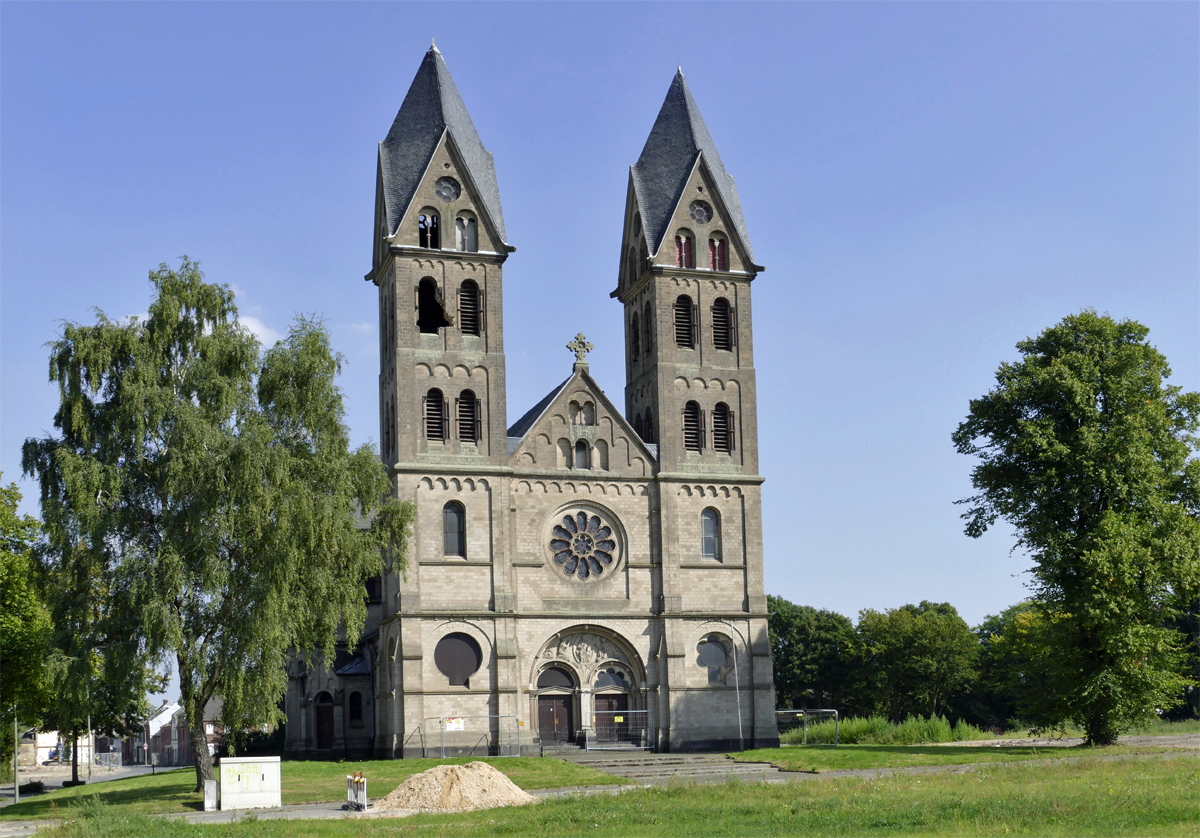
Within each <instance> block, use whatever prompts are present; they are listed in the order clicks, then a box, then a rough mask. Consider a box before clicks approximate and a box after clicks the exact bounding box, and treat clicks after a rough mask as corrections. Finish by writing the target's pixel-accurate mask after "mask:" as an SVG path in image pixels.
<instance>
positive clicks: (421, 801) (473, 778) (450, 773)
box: [374, 762, 537, 812]
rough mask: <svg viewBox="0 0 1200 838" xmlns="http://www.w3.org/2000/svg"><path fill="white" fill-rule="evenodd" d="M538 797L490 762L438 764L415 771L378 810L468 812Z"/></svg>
mask: <svg viewBox="0 0 1200 838" xmlns="http://www.w3.org/2000/svg"><path fill="white" fill-rule="evenodd" d="M535 800H537V798H536V797H534V796H533V795H532V794H527V793H526V792H524V791H522V790H521V789H520V788H518V787H517V786H516V785H515V784H514V783H513V781H512V780H510V779H508V778H507V777H505V776H504V775H503V774H501V773H500V772H499V771H497V770H496V769H495V768H492V766H490V765H488V764H487V763H486V762H469V763H467V764H466V765H438V766H435V767H433V768H430V769H429V770H428V771H422V772H421V773H420V774H414V775H412V776H411V777H409V778H408V779H407V780H405V781H404V783H403V784H401V785H400V786H398V787H397V788H396V790H395V791H393V792H392V793H391V794H389V795H388V796H387V797H385V798H383V799H382V800H376V801H375V805H374V810H375V811H376V812H387V811H394V810H396V809H417V810H420V811H423V812H467V811H471V810H473V809H491V808H493V807H495V806H523V805H524V804H526V803H533V802H534V801H535Z"/></svg>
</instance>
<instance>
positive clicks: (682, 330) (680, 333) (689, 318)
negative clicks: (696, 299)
mask: <svg viewBox="0 0 1200 838" xmlns="http://www.w3.org/2000/svg"><path fill="white" fill-rule="evenodd" d="M675 343H676V344H678V345H679V346H682V347H684V348H685V349H692V348H693V347H695V345H696V311H695V306H694V305H692V298H691V297H689V296H688V295H687V294H680V295H679V297H678V298H677V299H676V300H675Z"/></svg>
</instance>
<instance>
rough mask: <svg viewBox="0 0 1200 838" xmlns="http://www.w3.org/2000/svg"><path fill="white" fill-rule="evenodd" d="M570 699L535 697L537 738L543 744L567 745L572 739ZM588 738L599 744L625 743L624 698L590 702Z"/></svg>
mask: <svg viewBox="0 0 1200 838" xmlns="http://www.w3.org/2000/svg"><path fill="white" fill-rule="evenodd" d="M574 701H575V696H573V695H540V696H538V735H539V736H541V738H542V741H543V742H571V741H574V739H575V724H574V721H575V720H574V713H573V712H572V711H573V707H572V705H573V704H574ZM593 703H594V704H595V711H596V712H595V713H594V714H593V719H592V721H593V732H592V735H593V737H594V738H595V739H596V741H599V742H623V741H626V740H627V739H628V735H627V734H628V728H629V721H628V716H626V715H623V714H625V713H628V711H629V696H628V695H598V696H596V697H595V698H594V699H593Z"/></svg>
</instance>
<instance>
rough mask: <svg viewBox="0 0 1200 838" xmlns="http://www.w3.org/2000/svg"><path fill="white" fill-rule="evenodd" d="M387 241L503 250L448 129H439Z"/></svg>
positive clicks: (462, 248)
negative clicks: (420, 174) (438, 134)
mask: <svg viewBox="0 0 1200 838" xmlns="http://www.w3.org/2000/svg"><path fill="white" fill-rule="evenodd" d="M389 242H390V243H391V244H398V245H407V246H408V247H425V248H432V249H435V250H439V249H440V250H450V251H466V252H485V253H499V252H503V251H504V250H505V248H504V246H503V244H502V238H501V236H500V233H499V231H498V230H497V227H496V225H495V224H494V223H493V219H492V216H491V215H490V214H489V213H488V211H487V205H486V203H485V202H484V201H483V200H481V199H480V197H479V191H478V187H477V186H476V184H475V182H474V180H473V179H472V177H471V172H470V169H469V168H468V167H467V166H465V165H464V164H463V162H462V155H461V154H460V153H459V152H458V148H457V146H456V144H455V142H454V138H453V136H452V135H451V134H450V132H449V131H446V132H443V134H442V138H441V140H440V141H439V142H438V144H437V147H436V148H435V149H434V151H433V154H432V155H431V157H430V159H429V165H428V166H426V168H425V173H424V174H423V175H422V177H421V178H420V181H419V183H418V185H417V186H416V188H415V189H414V191H413V196H412V200H411V201H410V202H409V204H408V207H407V209H406V210H405V212H404V215H403V217H402V218H401V220H400V224H399V226H398V227H397V229H396V231H395V234H394V235H393V236H392V237H391V239H390V240H389Z"/></svg>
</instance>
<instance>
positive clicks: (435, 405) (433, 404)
mask: <svg viewBox="0 0 1200 838" xmlns="http://www.w3.org/2000/svg"><path fill="white" fill-rule="evenodd" d="M421 413H422V414H423V415H424V417H425V423H424V424H425V438H426V439H436V440H441V441H443V442H444V441H445V440H446V438H447V437H449V436H450V417H448V416H447V415H446V397H445V396H443V395H442V391H441V390H439V389H437V388H436V387H435V388H434V389H432V390H430V391H429V392H428V393H426V394H425V399H424V403H423V404H422V405H421Z"/></svg>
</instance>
